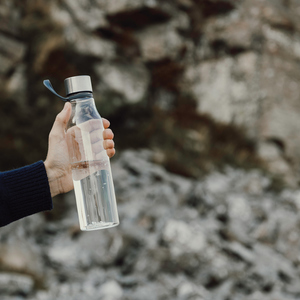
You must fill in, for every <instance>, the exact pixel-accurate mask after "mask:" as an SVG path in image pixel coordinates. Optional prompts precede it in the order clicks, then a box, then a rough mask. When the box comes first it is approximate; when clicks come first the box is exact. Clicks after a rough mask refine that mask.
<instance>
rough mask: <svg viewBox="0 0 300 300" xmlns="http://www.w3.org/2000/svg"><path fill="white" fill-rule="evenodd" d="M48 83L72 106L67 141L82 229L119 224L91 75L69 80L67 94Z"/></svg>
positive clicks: (66, 83) (95, 228) (50, 88)
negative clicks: (65, 95)
mask: <svg viewBox="0 0 300 300" xmlns="http://www.w3.org/2000/svg"><path fill="white" fill-rule="evenodd" d="M44 85H45V86H46V87H47V88H48V89H49V90H50V91H51V92H52V93H54V94H55V95H57V96H58V97H60V98H61V99H62V100H64V101H70V103H71V105H72V113H71V116H70V119H69V121H68V124H67V127H66V140H67V145H68V151H69V158H70V164H71V168H72V176H73V182H74V190H75V198H76V204H77V211H78V217H79V224H80V229H81V230H97V229H103V228H109V227H114V226H117V225H118V224H119V217H118V212H117V204H116V197H115V191H114V185H113V179H112V173H111V167H110V161H109V157H108V155H107V153H106V150H105V149H104V147H103V130H104V128H103V123H102V119H101V117H100V114H99V113H98V111H97V108H96V106H95V101H94V99H93V94H92V91H93V90H92V84H91V79H90V76H86V75H82V76H74V77H69V78H67V79H65V88H66V94H67V97H62V96H60V95H58V94H57V93H56V92H55V91H54V89H53V87H52V85H51V83H50V81H49V80H45V81H44Z"/></svg>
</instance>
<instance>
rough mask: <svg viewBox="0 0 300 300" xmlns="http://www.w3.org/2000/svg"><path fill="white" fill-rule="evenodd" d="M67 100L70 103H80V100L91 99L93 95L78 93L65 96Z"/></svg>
mask: <svg viewBox="0 0 300 300" xmlns="http://www.w3.org/2000/svg"><path fill="white" fill-rule="evenodd" d="M67 98H68V100H69V101H70V102H72V101H73V100H75V101H80V100H87V99H93V93H91V92H79V93H74V94H70V95H68V96H67Z"/></svg>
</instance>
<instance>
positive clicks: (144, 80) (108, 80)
mask: <svg viewBox="0 0 300 300" xmlns="http://www.w3.org/2000/svg"><path fill="white" fill-rule="evenodd" d="M95 69H96V72H97V73H98V74H99V76H100V77H101V78H102V81H103V83H104V84H105V85H106V86H107V89H109V90H111V91H113V92H115V93H119V94H120V95H122V96H123V97H124V98H125V100H126V102H128V103H137V102H139V101H141V100H142V99H143V98H144V97H145V96H146V92H147V89H148V85H149V74H148V71H147V69H146V68H145V67H144V66H143V65H142V64H135V65H133V64H130V65H125V64H124V65H121V64H112V63H107V64H101V65H98V66H96V67H95Z"/></svg>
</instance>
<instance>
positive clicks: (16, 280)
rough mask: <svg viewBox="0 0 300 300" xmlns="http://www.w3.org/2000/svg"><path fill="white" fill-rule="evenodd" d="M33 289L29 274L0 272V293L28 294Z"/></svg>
mask: <svg viewBox="0 0 300 300" xmlns="http://www.w3.org/2000/svg"><path fill="white" fill-rule="evenodd" d="M33 289H34V281H33V279H32V278H31V277H30V276H26V275H20V274H13V273H0V293H1V294H8V295H13V294H23V295H28V294H30V293H31V292H32V291H33Z"/></svg>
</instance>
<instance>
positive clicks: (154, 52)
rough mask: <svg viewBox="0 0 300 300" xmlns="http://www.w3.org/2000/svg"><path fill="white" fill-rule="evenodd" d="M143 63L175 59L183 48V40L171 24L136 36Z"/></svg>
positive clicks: (149, 29)
mask: <svg viewBox="0 0 300 300" xmlns="http://www.w3.org/2000/svg"><path fill="white" fill-rule="evenodd" d="M137 39H138V41H139V44H140V48H141V53H142V58H143V60H144V61H158V60H162V59H166V58H171V59H175V58H176V56H177V55H178V54H179V51H180V50H181V48H182V47H183V40H182V38H181V37H180V36H179V34H178V33H177V32H176V30H175V28H174V27H173V26H172V24H166V25H156V26H152V27H151V28H146V29H145V30H142V31H140V32H139V33H138V34H137Z"/></svg>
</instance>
